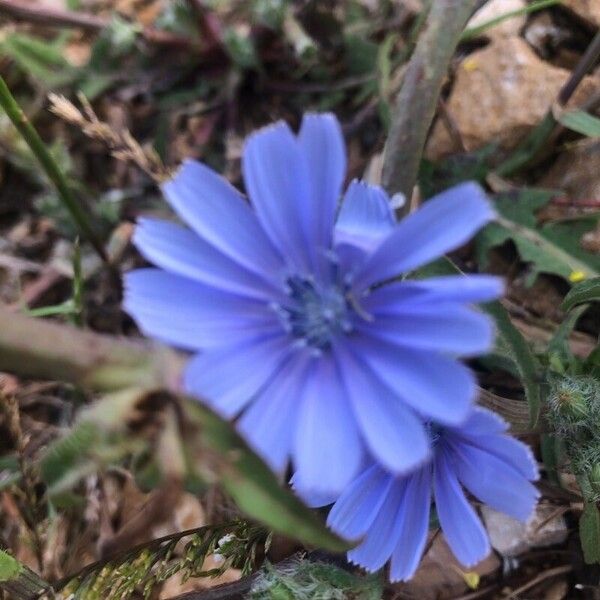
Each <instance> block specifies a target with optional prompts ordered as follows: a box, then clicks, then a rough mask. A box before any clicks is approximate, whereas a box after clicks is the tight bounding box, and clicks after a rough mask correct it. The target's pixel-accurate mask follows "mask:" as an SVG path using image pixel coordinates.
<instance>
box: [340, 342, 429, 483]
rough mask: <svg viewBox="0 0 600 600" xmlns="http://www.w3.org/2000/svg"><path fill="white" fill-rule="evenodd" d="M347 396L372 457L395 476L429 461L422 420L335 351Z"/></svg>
mask: <svg viewBox="0 0 600 600" xmlns="http://www.w3.org/2000/svg"><path fill="white" fill-rule="evenodd" d="M336 355H337V356H338V357H339V361H338V362H339V367H340V371H341V372H342V375H343V378H344V383H345V388H346V394H347V396H348V398H349V399H350V401H351V402H352V406H353V408H354V414H355V415H356V418H357V420H358V423H359V426H360V430H361V433H362V435H363V437H364V439H365V442H366V444H367V446H368V447H369V450H370V451H371V454H372V455H373V456H374V458H376V459H377V460H378V461H379V463H380V464H381V465H382V466H383V467H385V468H386V469H388V470H389V471H390V472H392V473H395V474H403V473H407V472H408V471H410V470H412V469H414V468H415V467H417V466H418V465H421V464H422V463H423V462H425V461H426V460H427V459H428V458H429V454H430V448H429V438H428V436H427V433H426V432H425V428H424V426H423V423H422V422H421V420H420V419H419V418H418V417H417V416H416V414H415V413H414V411H413V410H412V409H410V408H409V407H407V406H406V405H404V404H403V403H402V401H401V400H400V399H399V398H398V396H397V395H396V394H395V393H394V392H392V391H391V390H390V389H389V388H387V387H386V386H385V385H383V384H382V383H381V381H380V380H378V379H377V378H376V377H375V376H374V375H373V374H372V372H370V370H369V369H368V367H367V368H365V365H364V364H362V363H361V362H360V361H359V360H357V359H356V358H355V357H353V356H352V355H351V354H350V353H349V352H347V351H345V350H344V349H343V348H342V347H336Z"/></svg>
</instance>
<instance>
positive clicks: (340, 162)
mask: <svg viewBox="0 0 600 600" xmlns="http://www.w3.org/2000/svg"><path fill="white" fill-rule="evenodd" d="M298 143H299V145H300V149H301V150H302V152H303V154H304V157H305V160H306V163H307V165H308V177H309V179H310V182H311V207H310V213H311V218H310V219H309V222H308V223H307V222H305V223H304V225H305V226H306V225H308V226H309V229H306V230H305V236H306V238H307V239H308V240H311V239H314V244H315V251H316V252H318V251H319V248H321V249H324V248H329V247H330V246H331V236H332V232H333V223H334V218H335V212H336V208H337V203H338V198H339V197H340V193H341V190H342V184H343V182H344V178H345V176H346V149H345V147H344V138H343V136H342V130H341V128H340V124H339V123H338V121H337V119H336V118H335V116H334V115H332V114H308V115H305V116H304V118H303V119H302V125H301V127H300V132H299V133H298Z"/></svg>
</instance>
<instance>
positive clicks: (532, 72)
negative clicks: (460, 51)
mask: <svg viewBox="0 0 600 600" xmlns="http://www.w3.org/2000/svg"><path fill="white" fill-rule="evenodd" d="M569 76H570V73H569V71H566V70H565V69H560V68H558V67H554V66H552V65H550V64H548V63H546V62H544V61H543V60H541V59H540V58H539V57H538V56H537V55H536V54H535V52H534V51H533V50H532V49H531V48H530V47H529V45H528V44H527V43H526V42H525V41H523V40H522V39H521V38H518V37H513V38H502V39H497V40H495V41H494V42H493V43H491V44H490V45H489V46H486V47H485V48H483V49H482V50H479V51H477V52H474V53H473V54H471V55H469V56H468V57H467V58H466V59H465V60H463V62H462V63H461V64H460V66H459V67H458V69H457V73H456V79H455V82H454V87H453V89H452V92H451V94H450V97H449V99H448V101H447V109H448V113H449V115H450V116H451V117H452V119H453V120H454V122H455V124H456V127H457V129H458V131H459V132H460V134H461V136H462V139H463V141H464V143H465V146H466V148H467V149H468V150H475V149H477V148H480V147H482V146H484V145H485V144H487V143H489V142H496V143H498V144H500V146H501V147H502V148H504V149H510V148H514V147H515V146H516V145H517V144H518V143H519V142H520V141H521V140H522V139H523V137H524V136H526V135H527V134H528V133H529V132H530V131H531V129H532V128H533V127H534V126H535V125H537V124H538V123H539V122H540V120H541V119H542V118H543V117H544V115H545V114H546V111H547V110H548V109H549V108H550V107H551V105H552V103H553V102H554V101H555V99H556V96H557V94H558V92H559V90H560V89H561V87H562V86H563V84H564V83H565V81H566V80H567V79H568V77H569ZM599 84H600V79H597V78H593V77H586V78H585V79H584V80H583V81H582V82H581V84H580V86H579V88H578V89H577V92H576V93H575V94H574V97H573V99H572V103H574V104H577V103H578V102H581V100H582V99H585V98H587V97H588V96H589V95H590V94H591V93H592V91H594V90H595V89H597V87H598V85H599ZM456 151H457V148H456V147H455V144H454V143H453V141H452V138H451V137H450V135H449V134H448V131H447V129H446V127H445V126H444V124H443V123H442V122H441V121H440V120H438V121H437V122H436V124H435V127H434V129H433V133H432V135H431V137H430V139H429V142H428V145H427V153H426V155H427V158H429V159H431V160H436V159H439V158H442V157H443V156H446V155H448V154H451V153H453V152H456Z"/></svg>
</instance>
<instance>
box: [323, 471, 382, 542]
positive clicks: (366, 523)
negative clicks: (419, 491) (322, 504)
mask: <svg viewBox="0 0 600 600" xmlns="http://www.w3.org/2000/svg"><path fill="white" fill-rule="evenodd" d="M393 482H394V478H393V477H392V476H391V475H390V474H389V473H387V472H386V471H384V470H383V469H381V468H380V467H379V466H378V465H377V464H373V465H371V466H370V467H368V468H367V469H366V470H365V471H363V472H362V473H361V474H360V475H359V476H358V477H357V478H356V479H355V480H354V481H353V482H352V483H351V484H350V485H348V487H347V488H346V489H345V490H344V491H343V492H342V494H341V495H340V497H339V498H338V500H337V501H336V503H335V504H334V505H333V507H332V509H331V511H330V512H329V516H328V517H327V524H328V525H329V527H331V529H333V531H335V532H336V533H338V534H339V535H341V536H342V537H345V538H346V539H349V540H353V539H357V538H359V537H361V536H363V535H365V533H367V531H368V530H369V528H370V527H371V524H372V523H373V521H374V520H375V517H376V516H377V514H378V513H379V510H380V508H381V506H382V504H383V503H384V501H385V499H386V498H387V495H388V493H389V491H390V489H391V487H392V485H393Z"/></svg>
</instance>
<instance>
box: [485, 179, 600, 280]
mask: <svg viewBox="0 0 600 600" xmlns="http://www.w3.org/2000/svg"><path fill="white" fill-rule="evenodd" d="M554 195H555V193H554V192H553V191H550V190H540V189H523V190H520V191H519V192H517V193H513V192H509V193H507V194H502V195H500V196H498V197H497V198H496V199H495V206H496V210H497V211H498V214H499V218H498V220H497V221H496V222H494V223H491V224H490V225H488V226H487V227H486V228H485V229H484V230H483V231H482V232H481V233H480V234H479V235H478V236H477V253H478V258H479V263H480V265H481V267H482V268H484V269H485V268H486V265H487V264H488V259H487V254H488V251H489V249H490V248H493V247H495V246H499V245H501V244H503V243H504V242H506V241H507V240H512V241H513V242H514V244H515V246H516V247H517V250H518V251H519V254H520V255H521V258H522V259H523V261H525V262H528V263H530V267H531V270H530V273H529V276H528V278H527V283H528V284H530V285H531V284H533V282H534V281H535V278H536V277H537V275H538V273H552V274H555V275H560V276H561V277H564V278H565V279H567V280H569V281H576V280H578V279H581V278H591V277H598V276H600V256H598V255H596V254H592V253H590V252H586V251H585V250H583V249H582V248H581V246H580V238H581V237H582V235H583V234H584V233H586V232H587V231H589V230H590V229H592V228H593V227H594V226H595V223H596V222H597V220H598V216H599V215H589V216H585V217H582V218H581V219H568V220H564V221H561V222H558V223H548V224H546V225H542V226H540V225H539V224H538V222H537V218H536V216H535V212H536V211H537V210H538V209H540V208H541V207H542V206H545V205H546V204H547V203H548V202H549V200H550V199H551V198H552V197H553V196H554Z"/></svg>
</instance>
